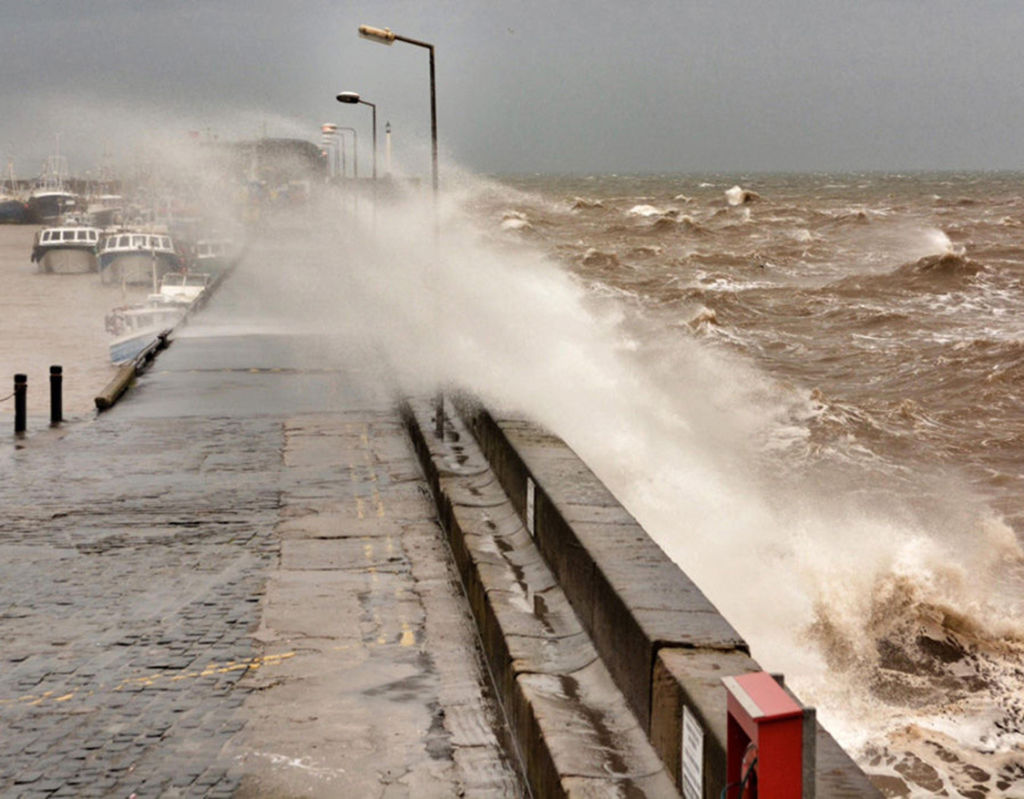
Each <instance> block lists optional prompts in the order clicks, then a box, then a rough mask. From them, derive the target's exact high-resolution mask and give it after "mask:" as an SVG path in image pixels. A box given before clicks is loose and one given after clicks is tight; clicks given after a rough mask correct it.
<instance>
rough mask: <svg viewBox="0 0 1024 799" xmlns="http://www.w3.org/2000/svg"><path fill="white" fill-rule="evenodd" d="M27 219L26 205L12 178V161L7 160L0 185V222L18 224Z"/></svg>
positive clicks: (16, 183)
mask: <svg viewBox="0 0 1024 799" xmlns="http://www.w3.org/2000/svg"><path fill="white" fill-rule="evenodd" d="M27 221H28V206H27V205H26V204H25V201H24V199H22V197H21V196H20V195H19V192H18V182H17V181H16V180H15V179H14V162H13V161H11V160H8V161H7V176H6V178H5V179H4V183H3V185H0V224H8V225H20V224H21V223H23V222H27Z"/></svg>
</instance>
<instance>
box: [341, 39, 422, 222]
mask: <svg viewBox="0 0 1024 799" xmlns="http://www.w3.org/2000/svg"><path fill="white" fill-rule="evenodd" d="M359 35H360V36H361V37H362V38H364V39H369V40H370V41H371V42H378V43H380V44H387V45H392V44H394V43H395V42H405V43H406V44H414V45H416V46H417V47H425V48H426V49H427V50H429V51H430V147H431V168H432V169H431V177H432V183H433V186H434V202H435V206H436V203H437V92H436V91H435V87H434V45H432V44H430V43H429V42H421V41H419V40H418V39H410V38H409V37H407V36H399V35H398V34H397V33H395V32H394V31H392V30H391V29H390V28H374V27H372V26H370V25H360V26H359Z"/></svg>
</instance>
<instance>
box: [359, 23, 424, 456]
mask: <svg viewBox="0 0 1024 799" xmlns="http://www.w3.org/2000/svg"><path fill="white" fill-rule="evenodd" d="M359 35H360V36H361V37H362V38H364V39H369V40H370V41H371V42H377V43H378V44H386V45H388V46H390V45H392V44H394V43H395V42H405V43H406V44H413V45H416V46H417V47H423V48H425V49H426V50H427V51H429V53H430V167H431V170H430V176H431V185H432V186H433V189H434V245H435V249H438V239H439V238H440V231H439V229H438V217H437V214H438V208H437V206H438V201H437V192H438V182H437V91H436V88H435V82H434V45H432V44H430V42H423V41H420V40H419V39H410V38H409V37H408V36H400V35H399V34H397V33H395V32H394V31H393V30H391V29H390V28H375V27H373V26H372V25H360V26H359ZM439 316H440V314H439ZM434 405H435V407H434V420H435V423H436V427H435V429H434V433H435V435H436V436H437V437H438V438H440V439H444V393H443V392H442V391H441V389H440V388H438V392H437V397H436V398H435V400H434Z"/></svg>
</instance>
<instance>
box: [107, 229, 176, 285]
mask: <svg viewBox="0 0 1024 799" xmlns="http://www.w3.org/2000/svg"><path fill="white" fill-rule="evenodd" d="M99 259H100V279H101V280H102V281H103V282H104V283H112V284H116V283H126V284H133V285H146V284H151V285H153V286H154V287H156V286H158V285H159V284H160V279H161V278H162V277H163V276H164V275H165V274H167V273H168V272H172V271H175V270H177V269H179V268H180V267H181V256H180V255H179V254H178V252H177V251H176V250H175V249H174V242H173V241H172V240H171V237H170V236H168V235H167V234H166V233H160V232H150V231H141V230H125V231H118V232H116V233H110V234H108V235H107V236H106V238H104V239H103V243H102V244H101V245H100V253H99Z"/></svg>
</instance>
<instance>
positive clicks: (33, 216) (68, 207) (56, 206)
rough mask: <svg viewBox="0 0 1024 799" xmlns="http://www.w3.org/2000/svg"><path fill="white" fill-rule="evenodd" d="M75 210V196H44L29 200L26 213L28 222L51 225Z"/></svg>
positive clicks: (33, 197)
mask: <svg viewBox="0 0 1024 799" xmlns="http://www.w3.org/2000/svg"><path fill="white" fill-rule="evenodd" d="M74 208H75V196H74V195H73V194H42V195H39V196H32V197H29V198H28V205H27V206H26V211H27V215H28V221H29V222H34V223H36V224H44V225H45V224H50V223H52V222H56V221H57V220H58V219H60V218H61V216H62V215H63V214H65V213H67V212H69V211H72V210H74Z"/></svg>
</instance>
